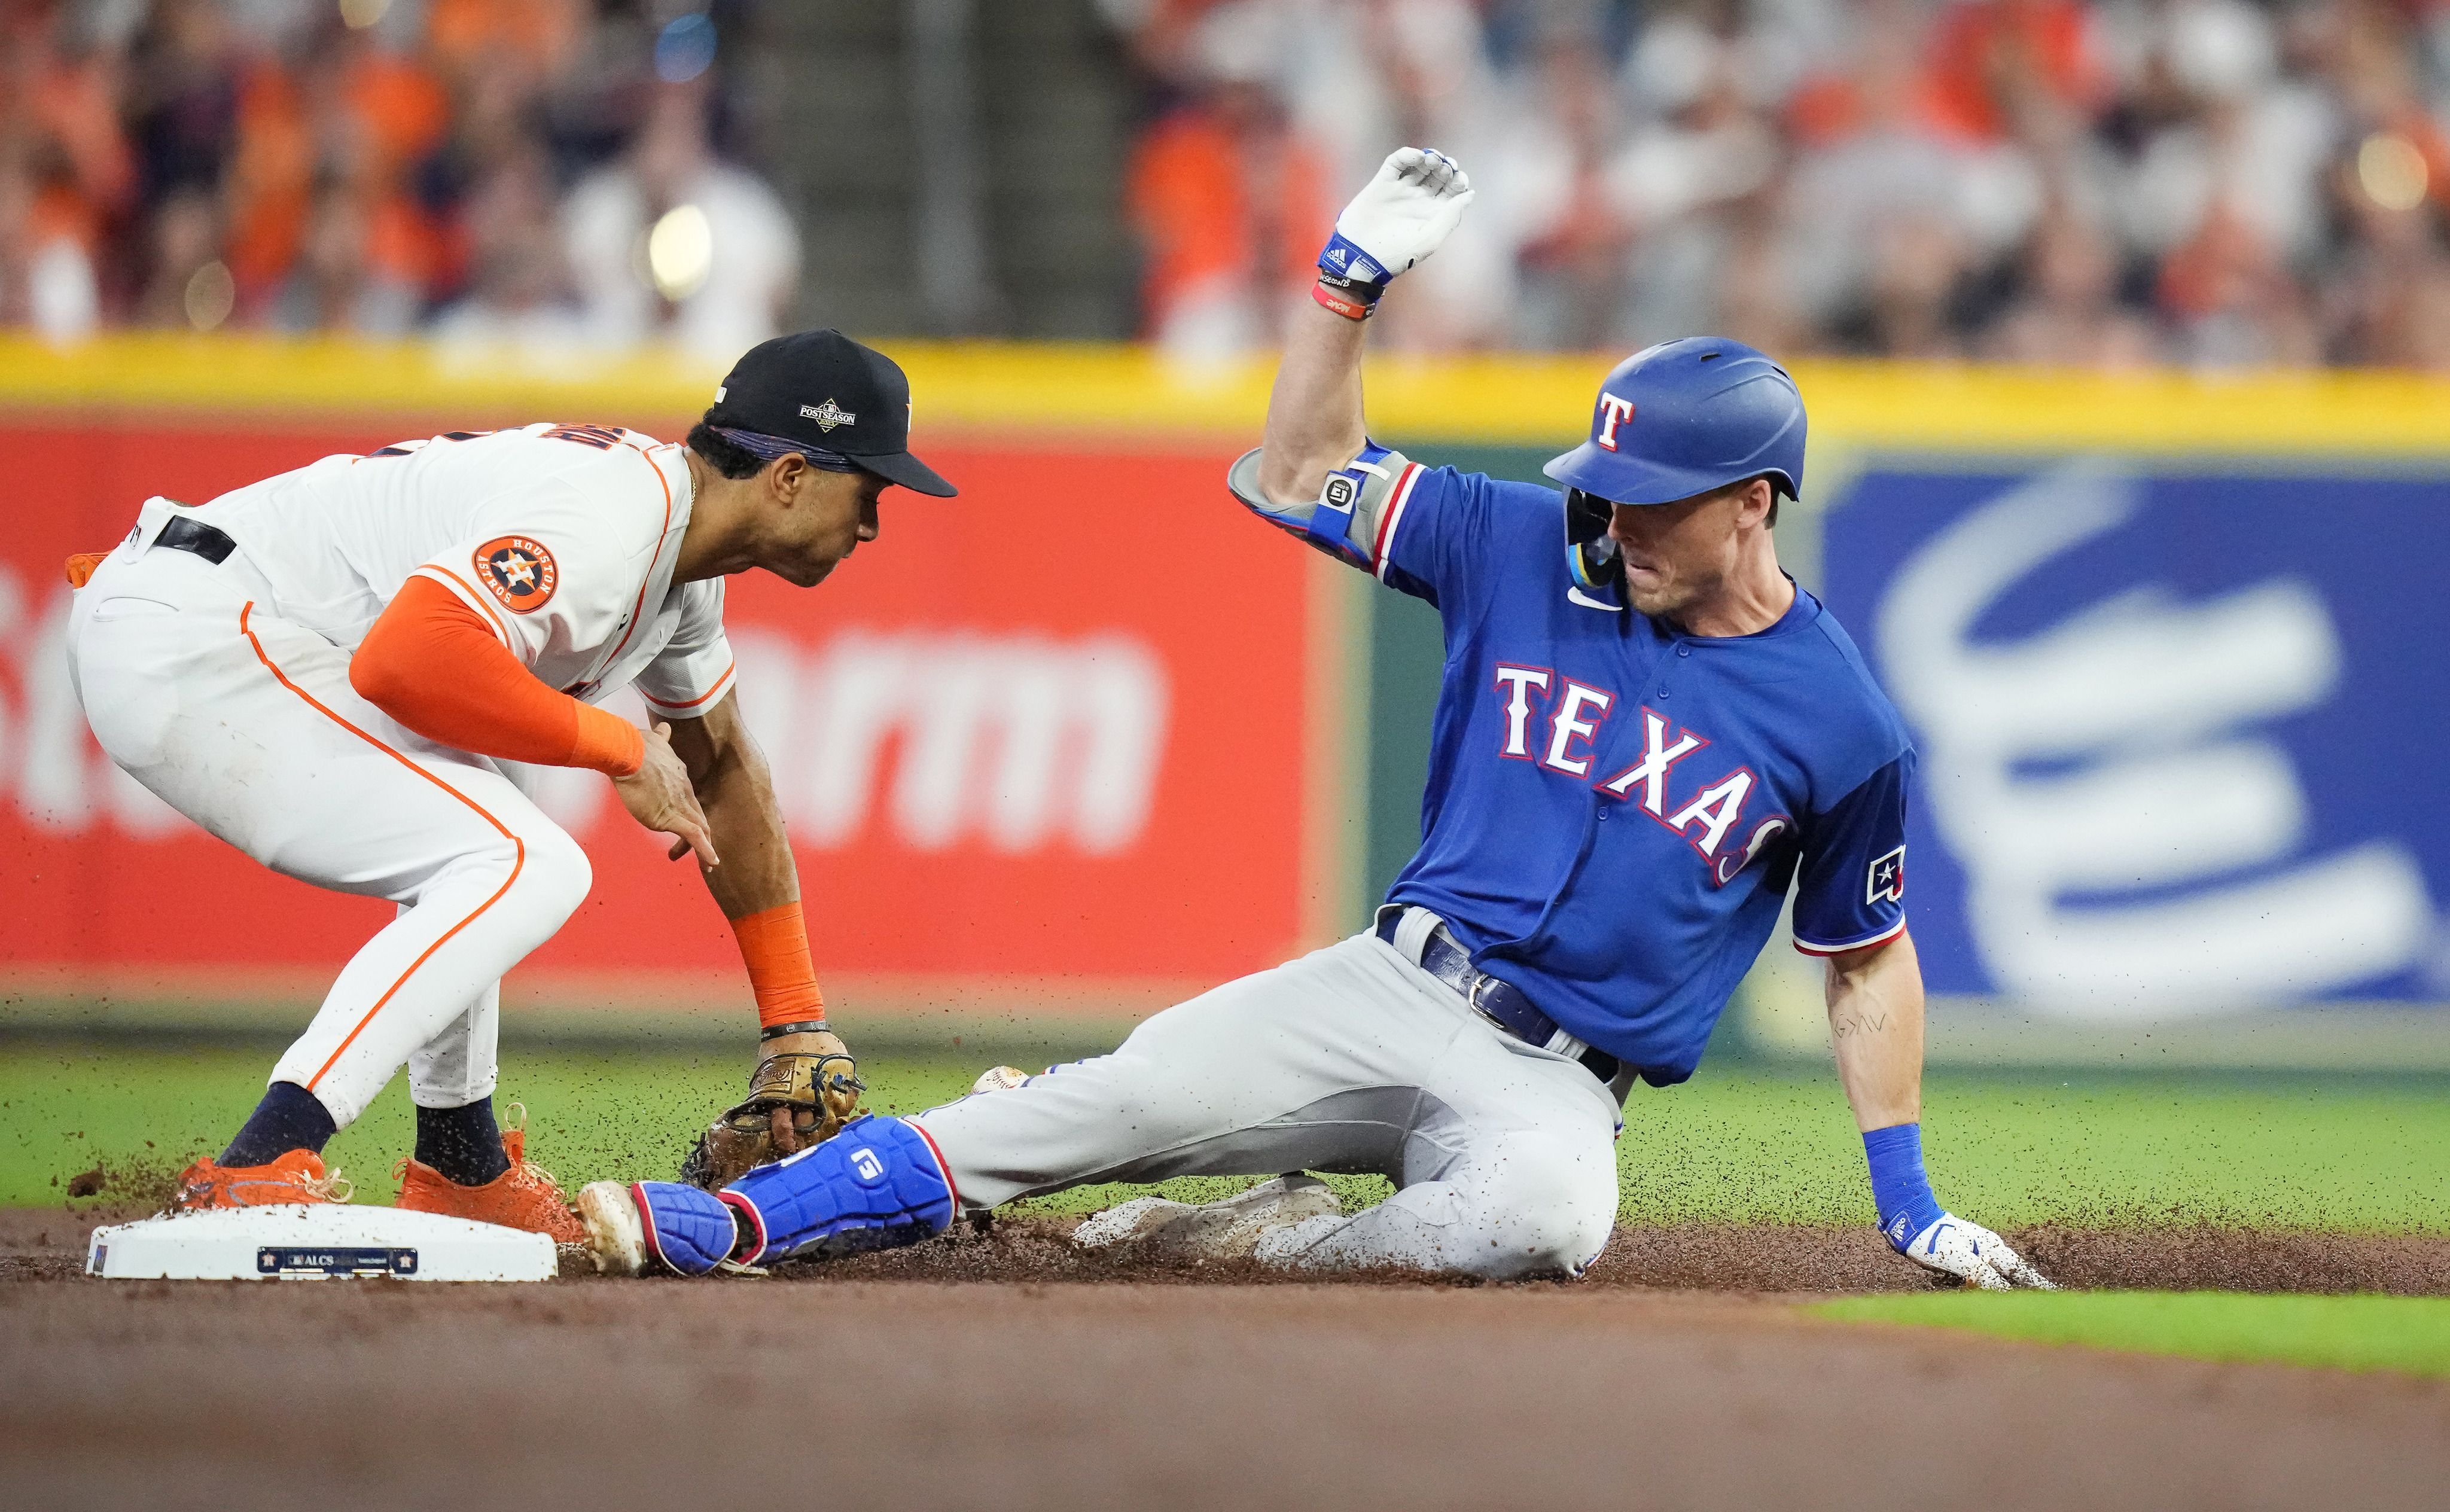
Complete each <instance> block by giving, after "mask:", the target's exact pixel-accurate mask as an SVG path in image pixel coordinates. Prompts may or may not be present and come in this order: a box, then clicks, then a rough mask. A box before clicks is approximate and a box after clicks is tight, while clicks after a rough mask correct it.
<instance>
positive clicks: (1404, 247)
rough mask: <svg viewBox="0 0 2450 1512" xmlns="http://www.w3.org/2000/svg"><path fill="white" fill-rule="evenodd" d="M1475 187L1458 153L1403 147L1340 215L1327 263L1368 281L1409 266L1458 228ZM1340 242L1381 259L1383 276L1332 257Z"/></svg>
mask: <svg viewBox="0 0 2450 1512" xmlns="http://www.w3.org/2000/svg"><path fill="white" fill-rule="evenodd" d="M1471 193H1472V191H1471V180H1470V179H1468V178H1467V177H1465V176H1464V171H1463V168H1462V167H1461V165H1458V164H1457V163H1456V162H1455V160H1454V159H1452V158H1450V157H1448V156H1447V155H1446V154H1445V153H1443V152H1440V151H1438V150H1436V149H1435V148H1432V147H1398V148H1397V149H1395V150H1394V151H1393V152H1391V153H1390V154H1388V157H1387V161H1386V162H1384V163H1382V164H1380V165H1378V173H1377V176H1376V177H1374V178H1372V179H1371V181H1370V182H1369V183H1368V184H1364V185H1362V188H1361V192H1360V193H1359V194H1356V195H1354V196H1353V197H1352V203H1351V204H1348V205H1346V206H1345V207H1344V213H1343V214H1342V215H1339V216H1337V217H1336V218H1335V240H1334V241H1331V242H1328V244H1327V245H1328V251H1327V254H1326V257H1325V258H1323V259H1322V260H1321V266H1322V267H1323V268H1325V269H1326V270H1327V271H1330V272H1333V273H1340V274H1342V275H1344V276H1345V277H1348V278H1352V279H1356V280H1358V281H1362V282H1366V283H1384V282H1385V281H1387V280H1388V279H1391V278H1393V277H1394V276H1395V275H1396V274H1398V273H1404V272H1408V271H1410V269H1412V268H1414V267H1416V266H1418V265H1419V263H1420V262H1421V260H1422V259H1423V258H1426V257H1428V256H1429V254H1430V253H1432V252H1435V251H1436V250H1437V249H1438V243H1440V242H1444V241H1445V240H1446V239H1447V234H1448V233H1449V232H1450V231H1452V230H1453V229H1454V228H1455V223H1457V222H1459V221H1461V220H1462V219H1463V209H1464V206H1465V205H1468V204H1470V203H1471ZM1337 242H1343V243H1345V244H1347V245H1349V246H1351V247H1352V248H1355V249H1357V250H1359V251H1360V252H1361V253H1362V254H1363V255H1364V256H1366V257H1367V258H1369V259H1370V261H1371V262H1374V263H1376V264H1377V267H1376V269H1375V272H1376V274H1377V276H1376V277H1372V276H1371V272H1368V271H1364V270H1361V269H1357V268H1352V267H1349V266H1348V267H1338V266H1336V265H1335V264H1334V263H1333V262H1331V261H1329V260H1330V259H1332V258H1333V257H1334V255H1335V252H1336V249H1337Z"/></svg>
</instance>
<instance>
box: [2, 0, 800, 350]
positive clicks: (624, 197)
mask: <svg viewBox="0 0 2450 1512" xmlns="http://www.w3.org/2000/svg"><path fill="white" fill-rule="evenodd" d="M733 9H734V8H732V7H728V6H726V5H725V4H722V3H720V0H718V3H716V4H713V5H712V6H710V5H708V4H707V3H706V0H670V3H658V0H633V3H630V4H619V3H598V0H337V3H335V0H0V326H21V327H31V328H32V329H34V330H36V331H38V332H39V333H41V334H42V335H43V336H45V337H47V338H49V339H52V340H56V341H70V340H74V339H77V338H79V337H81V336H82V335H84V334H86V333H87V332H88V331H91V330H93V329H95V328H96V327H98V326H102V325H136V326H150V327H171V328H180V329H197V330H210V329H216V328H228V327H251V328H268V329H273V330H282V331H313V330H329V331H345V332H355V333H360V334H365V335H373V336H389V335H397V334H400V333H404V332H409V331H425V332H430V333H433V334H434V335H436V336H437V337H439V338H441V339H449V340H461V341H469V342H479V343H492V342H497V341H515V342H516V343H517V344H519V345H520V346H522V347H523V348H525V349H527V350H529V351H531V352H536V353H546V354H550V353H553V352H556V351H568V352H571V353H574V354H582V355H583V354H584V353H586V352H589V351H592V350H595V349H598V348H601V347H606V346H614V345H623V344H628V343H632V342H635V341H638V340H641V339H651V338H661V339H670V340H672V341H676V342H678V343H680V344H682V345H684V346H686V347H688V348H690V349H691V350H693V351H698V352H702V353H704V354H706V355H707V356H709V357H710V359H717V360H729V359H730V358H731V357H732V356H734V355H736V354H737V353H738V352H739V350H740V349H741V348H742V347H744V346H747V345H749V344H751V343H753V342H754V341H756V340H759V339H763V338H764V337H765V336H767V335H769V334H771V333H772V332H773V330H774V329H775V327H776V322H777V320H779V319H780V318H781V316H782V315H783V314H784V312H785V310H786V307H787V304H788V302H789V300H791V298H792V297H793V295H794V294H795V293H796V290H797V285H798V261H799V241H798V234H797V232H796V230H795V229H794V227H793V225H792V222H791V220H790V217H789V216H788V215H787V214H786V213H785V210H784V208H783V206H782V204H780V202H779V201H778V200H777V199H776V197H775V195H774V193H773V191H772V190H771V189H770V188H769V187H768V185H767V184H765V183H764V182H763V181H762V180H761V179H759V178H758V177H757V176H756V175H755V174H753V173H751V172H750V171H749V170H747V169H746V168H744V167H742V166H740V165H739V163H738V161H737V159H738V153H737V151H736V150H735V149H736V146H737V144H736V143H735V142H734V141H733V140H732V138H734V137H735V136H737V135H738V129H739V121H740V117H741V114H742V112H741V108H740V102H739V100H738V98H737V86H736V84H735V82H734V78H733V70H732V69H731V68H730V66H729V64H730V59H729V53H730V52H732V51H733V50H734V48H733V45H732V44H730V43H729V42H728V41H727V40H726V38H727V37H728V36H729V34H730V33H731V32H732V30H733V25H732V23H733V21H734V19H735V18H734V17H733V15H732V14H731V11H732V10H733Z"/></svg>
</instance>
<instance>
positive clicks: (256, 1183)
mask: <svg viewBox="0 0 2450 1512" xmlns="http://www.w3.org/2000/svg"><path fill="white" fill-rule="evenodd" d="M348 1200H349V1183H348V1182H347V1181H346V1180H345V1179H344V1178H342V1177H340V1176H338V1175H334V1174H332V1173H329V1172H326V1171H325V1170H324V1169H323V1157H322V1156H321V1155H319V1154H317V1153H315V1152H314V1151H312V1150H292V1151H290V1152H289V1153H287V1154H285V1155H282V1156H281V1157H280V1158H279V1159H276V1160H274V1161H272V1162H271V1163H270V1164H268V1165H261V1166H224V1165H221V1164H219V1163H217V1162H214V1161H211V1160H199V1161H197V1162H196V1163H195V1164H193V1165H191V1166H189V1167H188V1168H187V1169H186V1170H185V1171H183V1172H181V1173H179V1190H178V1191H177V1192H176V1193H174V1194H173V1195H172V1196H171V1198H170V1211H171V1212H201V1211H203V1210H204V1209H206V1208H261V1207H268V1206H270V1205H272V1204H275V1203H282V1202H346V1201H348Z"/></svg>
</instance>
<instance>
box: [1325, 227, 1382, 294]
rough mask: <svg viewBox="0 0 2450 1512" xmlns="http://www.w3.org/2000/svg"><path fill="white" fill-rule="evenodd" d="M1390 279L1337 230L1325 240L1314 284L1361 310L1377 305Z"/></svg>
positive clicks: (1370, 258) (1367, 254)
mask: <svg viewBox="0 0 2450 1512" xmlns="http://www.w3.org/2000/svg"><path fill="white" fill-rule="evenodd" d="M1393 277H1394V275H1393V274H1391V273H1390V272H1388V271H1387V270H1386V269H1385V268H1382V267H1380V266H1379V265H1378V260H1377V259H1375V258H1373V257H1371V255H1370V254H1369V253H1367V252H1364V251H1362V250H1361V248H1360V247H1358V246H1356V245H1354V244H1353V243H1352V242H1348V241H1346V240H1345V239H1344V233H1342V232H1341V231H1338V232H1334V233H1332V234H1331V235H1330V236H1329V237H1328V239H1327V246H1326V247H1325V248H1324V249H1323V250H1322V251H1321V252H1320V253H1319V255H1318V281H1320V282H1321V283H1325V284H1329V285H1331V286H1332V287H1333V288H1335V289H1336V290H1338V291H1339V292H1341V293H1342V294H1343V295H1344V296H1345V298H1347V299H1350V300H1354V301H1356V302H1357V303H1359V304H1361V305H1363V306H1365V307H1367V306H1371V305H1375V304H1376V303H1377V302H1378V297H1379V296H1380V295H1382V294H1384V293H1386V292H1387V284H1388V281H1390V280H1391V279H1392V278H1393Z"/></svg>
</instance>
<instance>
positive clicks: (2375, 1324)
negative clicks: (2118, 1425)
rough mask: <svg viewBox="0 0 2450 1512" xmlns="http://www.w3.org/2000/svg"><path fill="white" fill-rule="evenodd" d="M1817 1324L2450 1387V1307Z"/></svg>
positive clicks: (1941, 1301) (2055, 1313)
mask: <svg viewBox="0 0 2450 1512" xmlns="http://www.w3.org/2000/svg"><path fill="white" fill-rule="evenodd" d="M1811 1310H1812V1311H1814V1312H1816V1313H1818V1314H1819V1315H1821V1316H1822V1317H1828V1318H1840V1319H1844V1320H1847V1321H1850V1322H1876V1323H1906V1324H1916V1325H1923V1326H1928V1327H1933V1328H1964V1329H1968V1330H1971V1331H1974V1332H1976V1333H1987V1334H1993V1335H1996V1336H1998V1337H2000V1338H2006V1339H2027V1340H2032V1341H2033V1342H2035V1343H2038V1344H2078V1345H2088V1346H2090V1347H2094V1348H2099V1349H2121V1350H2128V1351H2131V1352H2134V1353H2139V1354H2173V1355H2181V1356H2184V1357H2185V1358H2188V1359H2190V1360H2225V1361H2226V1360H2264V1361H2272V1362H2276V1363H2279V1364H2285V1365H2309V1366H2324V1367H2329V1368H2332V1369H2337V1370H2395V1371H2399V1372H2401V1373H2402V1374H2407V1375H2421V1376H2437V1377H2450V1297H2382V1296H2352V1297H2301V1296H2256V1295H2248V1294H2246V1293H2243V1292H2236V1291H2179V1292H2155V1291H2011V1292H1982V1291H1937V1292H1922V1293H1916V1294H1910V1295H1898V1296H1870V1297H1846V1298H1842V1299H1840V1300H1838V1301H1835V1302H1822V1303H1816V1304H1814V1305H1813V1306H1812V1308H1811Z"/></svg>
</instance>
